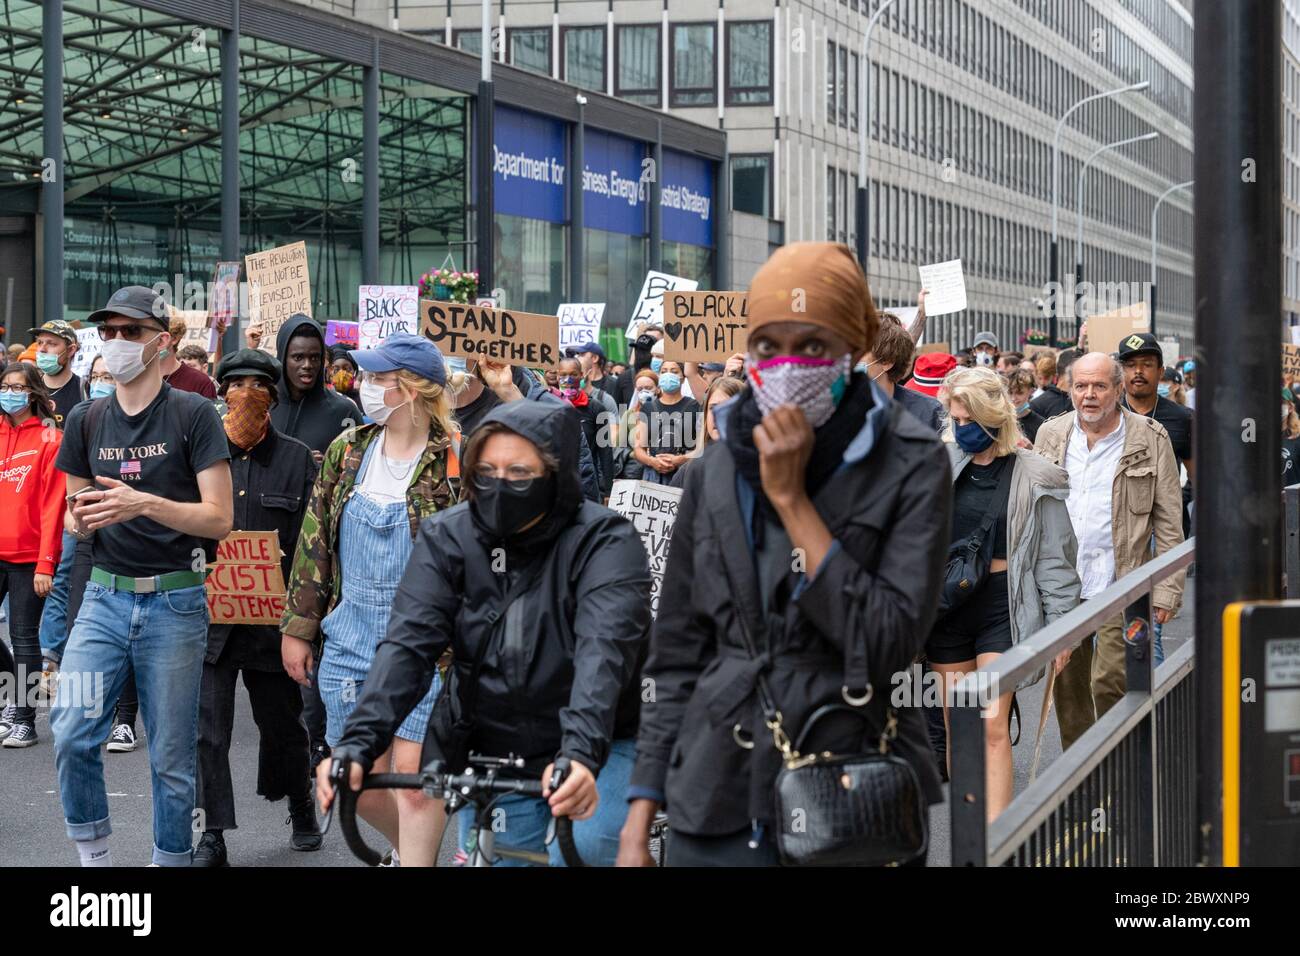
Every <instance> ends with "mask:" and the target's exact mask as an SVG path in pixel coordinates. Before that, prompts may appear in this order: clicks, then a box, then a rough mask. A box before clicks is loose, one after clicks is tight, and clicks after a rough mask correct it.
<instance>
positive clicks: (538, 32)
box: [510, 27, 551, 76]
mask: <svg viewBox="0 0 1300 956" xmlns="http://www.w3.org/2000/svg"><path fill="white" fill-rule="evenodd" d="M510 62H511V63H512V64H514V65H515V66H517V67H519V68H520V69H523V70H532V71H533V72H534V73H541V74H543V75H545V76H550V75H551V31H550V30H549V29H547V28H545V27H543V28H540V29H535V30H534V29H529V30H511V31H510Z"/></svg>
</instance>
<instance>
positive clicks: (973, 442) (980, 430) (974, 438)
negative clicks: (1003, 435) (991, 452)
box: [952, 422, 993, 455]
mask: <svg viewBox="0 0 1300 956" xmlns="http://www.w3.org/2000/svg"><path fill="white" fill-rule="evenodd" d="M952 435H953V437H954V438H956V439H957V444H958V445H960V446H961V450H962V451H966V452H970V453H971V454H972V455H978V454H979V453H980V452H982V451H984V450H985V449H986V448H988V447H989V445H992V444H993V436H992V435H990V434H989V433H988V432H986V431H985V430H984V427H983V426H982V425H981V424H980V423H979V422H967V423H966V424H965V425H954V426H953V428H952Z"/></svg>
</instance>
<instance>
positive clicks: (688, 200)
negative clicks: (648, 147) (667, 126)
mask: <svg viewBox="0 0 1300 956" xmlns="http://www.w3.org/2000/svg"><path fill="white" fill-rule="evenodd" d="M662 177H663V185H662V188H661V190H660V196H661V200H660V206H662V207H663V237H664V240H665V241H667V242H687V243H690V244H691V245H693V246H712V245H713V223H714V221H715V219H716V218H717V216H716V214H715V211H714V208H713V163H712V162H710V161H709V160H707V159H700V158H699V157H696V156H687V155H686V154H685V153H676V152H673V151H672V150H671V149H665V150H664V168H663V171H662Z"/></svg>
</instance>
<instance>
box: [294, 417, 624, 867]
mask: <svg viewBox="0 0 1300 956" xmlns="http://www.w3.org/2000/svg"><path fill="white" fill-rule="evenodd" d="M580 434H581V433H580V425H579V423H578V421H577V420H576V417H575V416H574V415H573V414H572V413H571V410H570V409H568V408H566V407H564V406H562V405H557V404H551V403H549V402H511V403H508V404H504V405H501V406H499V407H497V408H495V409H493V410H492V412H491V413H489V414H488V416H487V417H486V418H485V419H484V420H483V422H482V424H481V425H480V426H479V428H478V429H477V431H476V432H475V434H474V437H473V439H472V440H471V441H470V442H469V443H468V445H467V447H466V450H465V454H464V456H463V460H462V473H463V475H464V481H463V484H462V489H463V493H464V494H465V497H466V498H468V500H467V501H462V502H461V503H460V504H458V505H456V506H455V507H453V508H450V509H448V510H447V511H444V512H440V513H439V514H437V515H435V516H434V517H432V518H430V519H428V520H426V521H425V522H424V523H423V524H422V525H421V526H420V532H419V535H418V537H417V538H416V541H415V547H414V550H413V551H412V553H411V558H410V561H409V562H408V564H407V566H406V572H405V574H404V575H403V578H402V582H401V585H400V586H399V588H398V591H397V596H396V598H395V600H394V602H393V610H392V616H391V617H390V619H389V626H388V633H387V635H386V636H385V638H384V639H383V641H381V642H380V644H379V647H378V649H377V650H376V652H375V657H374V662H373V663H372V665H371V669H370V676H369V678H368V679H367V680H366V684H365V688H364V690H363V691H362V694H361V698H360V700H359V701H358V702H357V706H356V710H355V711H353V713H352V716H351V717H350V718H349V719H348V722H347V725H346V726H345V727H344V729H343V737H342V739H341V740H340V741H339V744H338V746H336V747H335V748H334V755H335V757H336V758H339V759H344V760H349V761H351V762H354V763H356V764H359V765H360V768H361V769H364V770H369V768H370V767H371V765H372V764H373V762H374V760H375V759H376V758H377V757H378V756H379V755H380V754H381V753H383V751H384V748H385V747H386V746H387V745H388V741H389V740H390V739H391V738H392V736H393V732H394V730H395V729H396V728H397V726H398V724H400V723H401V721H402V718H403V717H404V716H405V715H406V714H407V713H408V712H409V711H410V710H411V708H412V707H413V706H414V705H415V703H416V702H417V701H418V700H419V699H420V698H421V697H422V696H423V695H424V694H425V693H426V692H427V691H428V688H429V684H430V682H431V680H432V677H433V672H434V667H435V666H436V664H437V662H438V659H439V658H440V657H441V656H442V654H443V652H444V651H445V650H447V649H448V648H449V647H450V648H451V650H452V664H451V673H450V675H449V677H448V680H447V686H446V688H445V689H444V691H443V693H442V696H441V697H440V698H439V701H438V705H437V706H436V707H435V708H434V712H433V716H432V718H431V719H430V724H429V731H430V732H429V734H428V735H427V736H426V737H425V753H424V755H423V760H422V762H423V763H425V764H427V763H428V761H429V760H430V759H443V760H444V761H445V762H446V763H447V764H448V765H449V766H451V767H455V768H456V769H457V770H459V769H461V766H463V763H464V756H465V754H466V753H468V752H471V751H472V752H475V753H481V754H485V755H491V756H504V755H506V754H509V753H513V754H516V755H519V756H522V757H524V758H525V759H526V761H527V767H528V770H527V772H528V773H529V775H534V774H541V775H543V777H545V774H546V773H548V772H549V767H548V764H550V763H551V762H552V761H553V760H554V759H555V758H556V757H559V756H564V757H568V758H570V760H571V761H572V762H573V767H574V770H573V773H572V774H571V775H570V778H569V781H566V783H565V784H564V786H562V787H561V788H560V789H559V790H557V791H556V792H555V793H554V794H552V795H551V797H550V801H549V802H550V807H549V808H548V807H547V805H546V804H545V803H543V802H541V801H539V800H536V799H535V798H520V800H521V801H522V803H521V804H520V805H519V806H515V807H512V808H511V809H509V810H508V811H507V812H506V813H505V814H504V818H505V820H506V821H507V826H508V827H509V828H510V830H509V835H508V836H501V840H502V842H504V843H507V844H509V845H511V846H515V847H522V846H527V845H529V844H530V843H531V842H532V841H533V838H534V837H536V840H537V841H538V842H539V843H540V841H541V839H542V834H543V833H544V831H545V826H544V824H545V818H548V817H549V816H550V814H551V812H552V811H555V812H556V813H564V814H565V815H569V816H573V817H574V818H575V819H576V820H578V821H580V822H579V823H578V824H577V825H576V826H575V827H574V837H575V839H576V840H577V843H578V848H579V851H580V852H581V853H582V856H583V858H584V859H585V860H587V862H589V863H599V862H607V863H612V862H613V856H614V850H615V849H616V846H617V834H618V829H619V827H621V825H622V820H623V817H624V813H625V810H626V806H625V805H624V804H623V800H622V797H621V796H619V797H617V798H616V799H607V800H603V801H602V800H601V799H600V796H599V795H600V793H601V792H602V791H606V790H608V791H609V792H610V793H611V795H612V793H613V792H614V791H615V790H617V791H619V792H621V790H622V789H624V788H625V787H626V784H627V780H628V777H629V776H630V774H631V769H632V758H633V750H634V745H633V741H632V737H633V735H634V734H635V732H636V725H637V718H638V711H639V707H640V683H639V676H640V668H641V664H642V661H643V660H644V656H645V652H646V647H647V642H648V638H649V629H650V574H649V569H648V566H647V561H646V552H645V548H644V546H643V545H642V543H641V539H640V536H639V535H638V534H637V532H636V529H635V528H634V527H633V526H632V524H631V523H630V522H629V521H627V520H626V519H625V518H623V517H622V516H621V515H618V514H616V513H614V512H613V511H610V510H609V509H608V508H605V507H603V506H601V505H598V504H596V503H595V502H592V501H590V500H587V499H584V498H583V495H582V489H581V486H580V479H579V474H578V455H579V448H580ZM503 438H504V440H499V439H503ZM519 438H522V439H524V440H525V442H526V443H527V445H528V446H531V448H528V447H525V448H524V453H525V454H524V455H523V456H521V455H518V454H515V453H510V454H515V457H513V458H509V460H506V457H507V456H503V454H502V452H501V449H502V448H503V447H515V448H518V447H519V446H520V445H521V444H523V443H520V442H518V441H517V440H518V439H519ZM530 452H531V453H533V454H532V455H531V458H532V460H533V461H534V462H535V463H536V462H540V467H539V466H538V465H537V464H533V465H531V466H526V465H525V464H524V463H523V461H524V458H526V457H529V453H530ZM525 471H527V472H529V474H530V476H529V477H523V472H525ZM539 471H540V472H541V473H540V474H539V473H538V472H539ZM511 598H513V599H511ZM476 658H478V659H479V663H478V666H477V678H476V680H474V681H473V684H474V688H475V689H474V691H473V693H472V694H470V693H468V692H467V690H466V688H468V687H469V686H470V683H471V674H472V673H474V671H475V666H476V665H475V661H476ZM469 700H472V701H473V704H472V713H471V714H470V715H468V716H469V718H470V719H469V727H470V729H469V731H468V734H467V735H464V736H463V738H462V739H457V738H458V737H459V736H460V735H458V734H457V733H456V732H455V730H454V723H455V719H454V718H455V715H456V714H458V713H463V711H462V707H463V706H464V704H465V702H466V701H469ZM593 777H594V778H597V779H596V780H595V781H594V782H591V779H590V778H593ZM320 779H321V776H320V775H319V774H318V780H320ZM353 779H354V780H357V781H359V780H360V776H359V774H354V778H353ZM575 779H577V780H579V782H580V784H581V787H579V786H578V785H576V784H575V789H579V790H580V791H581V793H582V796H580V797H576V798H575V800H576V802H575V800H570V799H569V797H570V796H571V793H572V792H571V793H566V790H567V789H568V788H569V787H570V783H571V782H573V781H574V780H575ZM332 795H333V790H332V788H331V787H329V785H328V783H327V782H322V785H321V798H322V800H323V801H324V802H325V804H326V805H328V803H329V800H330V799H331V798H332ZM597 806H599V808H600V812H599V813H597V812H596V810H597ZM593 814H594V816H593ZM588 817H590V819H587V818H588ZM534 823H537V824H539V827H534V826H533V825H532V824H534ZM534 831H536V832H534ZM538 848H539V849H540V847H538Z"/></svg>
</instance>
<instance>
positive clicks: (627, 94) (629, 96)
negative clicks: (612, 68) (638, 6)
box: [614, 25, 660, 106]
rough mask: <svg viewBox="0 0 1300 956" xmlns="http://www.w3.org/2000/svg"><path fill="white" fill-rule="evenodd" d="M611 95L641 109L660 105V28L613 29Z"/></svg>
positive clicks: (626, 27)
mask: <svg viewBox="0 0 1300 956" xmlns="http://www.w3.org/2000/svg"><path fill="white" fill-rule="evenodd" d="M614 62H615V63H616V64H618V68H617V71H616V72H615V74H614V93H615V94H616V95H618V96H621V97H622V98H623V99H625V100H631V101H632V102H633V103H640V104H642V105H643V106H659V105H660V103H659V85H660V79H659V27H658V26H655V25H647V26H621V27H615V28H614Z"/></svg>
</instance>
